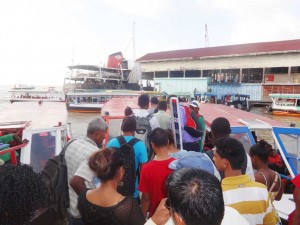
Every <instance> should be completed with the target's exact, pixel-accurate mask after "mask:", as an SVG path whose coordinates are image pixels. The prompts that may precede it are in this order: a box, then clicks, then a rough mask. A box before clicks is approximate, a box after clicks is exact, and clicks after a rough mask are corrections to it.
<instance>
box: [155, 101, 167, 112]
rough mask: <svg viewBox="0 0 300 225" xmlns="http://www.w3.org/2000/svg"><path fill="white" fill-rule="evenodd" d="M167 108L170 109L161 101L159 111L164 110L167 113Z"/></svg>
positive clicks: (158, 106)
mask: <svg viewBox="0 0 300 225" xmlns="http://www.w3.org/2000/svg"><path fill="white" fill-rule="evenodd" d="M167 108H168V104H167V102H166V101H159V102H158V105H157V109H158V110H164V111H166V110H167Z"/></svg>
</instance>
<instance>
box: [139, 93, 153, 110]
mask: <svg viewBox="0 0 300 225" xmlns="http://www.w3.org/2000/svg"><path fill="white" fill-rule="evenodd" d="M149 103H150V97H149V95H147V94H142V95H140V96H139V98H138V106H139V107H140V108H141V109H148V108H149Z"/></svg>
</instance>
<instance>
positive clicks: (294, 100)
mask: <svg viewBox="0 0 300 225" xmlns="http://www.w3.org/2000/svg"><path fill="white" fill-rule="evenodd" d="M269 96H270V98H271V100H272V105H271V106H270V107H269V109H268V111H269V112H271V113H272V114H273V115H278V116H300V94H270V95H269Z"/></svg>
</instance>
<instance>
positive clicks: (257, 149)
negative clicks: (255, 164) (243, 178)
mask: <svg viewBox="0 0 300 225" xmlns="http://www.w3.org/2000/svg"><path fill="white" fill-rule="evenodd" d="M249 155H250V156H257V157H258V158H259V159H260V160H261V161H263V162H264V163H267V162H268V157H269V155H270V145H269V144H268V142H266V141H264V140H260V141H259V142H257V143H256V144H254V145H252V146H251V147H250V151H249Z"/></svg>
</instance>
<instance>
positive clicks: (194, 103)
mask: <svg viewBox="0 0 300 225" xmlns="http://www.w3.org/2000/svg"><path fill="white" fill-rule="evenodd" d="M190 106H192V107H195V108H200V103H199V102H198V101H196V100H193V101H191V102H190Z"/></svg>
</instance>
